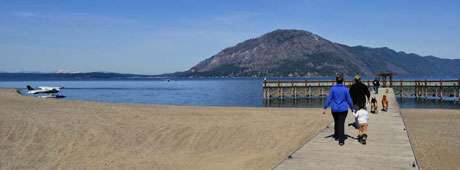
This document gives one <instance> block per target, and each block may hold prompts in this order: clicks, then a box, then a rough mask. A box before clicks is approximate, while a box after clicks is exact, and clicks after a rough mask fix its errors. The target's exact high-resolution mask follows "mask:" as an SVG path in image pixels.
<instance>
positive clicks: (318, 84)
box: [263, 80, 460, 99]
mask: <svg viewBox="0 0 460 170" xmlns="http://www.w3.org/2000/svg"><path fill="white" fill-rule="evenodd" d="M362 82H363V83H364V84H365V85H367V86H368V87H369V88H370V89H372V87H373V83H372V82H373V81H372V80H364V81H362ZM334 84H335V81H331V80H265V81H264V82H263V95H264V98H265V99H284V98H293V99H296V98H311V97H320V96H326V95H327V93H328V92H329V89H330V87H332V86H333V85H334ZM344 84H345V85H346V86H351V84H353V82H352V81H345V82H344ZM380 84H381V85H383V84H386V87H392V88H393V89H394V91H395V94H396V95H397V96H401V97H403V96H414V97H438V98H445V97H456V98H459V96H460V80H392V81H387V82H380ZM381 87H383V86H381Z"/></svg>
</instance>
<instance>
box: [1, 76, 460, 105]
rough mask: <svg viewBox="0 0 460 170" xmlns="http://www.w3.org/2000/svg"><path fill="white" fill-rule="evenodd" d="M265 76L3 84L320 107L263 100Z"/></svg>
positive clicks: (174, 101)
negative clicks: (250, 77) (254, 77)
mask: <svg viewBox="0 0 460 170" xmlns="http://www.w3.org/2000/svg"><path fill="white" fill-rule="evenodd" d="M262 81H263V80H262V79H200V80H194V79H191V80H190V79H187V80H171V81H164V80H154V81H30V82H28V81H11V82H0V87H7V88H25V87H26V85H31V86H33V87H36V86H64V87H65V88H64V89H63V90H62V94H63V95H65V96H67V97H66V98H65V99H64V100H85V101H99V102H112V103H143V104H170V105H197V106H249V107H266V106H270V107H320V106H321V105H322V103H323V100H322V99H309V100H300V101H289V100H285V101H270V102H267V101H264V100H263V98H262ZM399 101H400V103H401V108H460V104H459V103H458V102H439V101H433V100H429V101H423V100H418V101H417V100H415V99H403V100H401V99H400V100H399Z"/></svg>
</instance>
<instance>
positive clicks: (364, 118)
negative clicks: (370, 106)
mask: <svg viewBox="0 0 460 170" xmlns="http://www.w3.org/2000/svg"><path fill="white" fill-rule="evenodd" d="M353 116H355V118H356V121H357V124H358V141H359V142H360V143H362V144H363V145H365V144H366V139H367V126H368V124H367V122H368V120H369V112H367V110H365V109H364V108H361V109H359V110H358V111H356V113H355V112H353Z"/></svg>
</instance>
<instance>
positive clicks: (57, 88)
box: [38, 86, 63, 91]
mask: <svg viewBox="0 0 460 170" xmlns="http://www.w3.org/2000/svg"><path fill="white" fill-rule="evenodd" d="M38 88H39V89H42V90H57V91H59V90H61V89H62V88H63V87H49V86H39V87H38Z"/></svg>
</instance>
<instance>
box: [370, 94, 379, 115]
mask: <svg viewBox="0 0 460 170" xmlns="http://www.w3.org/2000/svg"><path fill="white" fill-rule="evenodd" d="M377 110H378V106H377V99H376V98H375V96H372V99H371V113H374V114H375V113H377Z"/></svg>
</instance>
